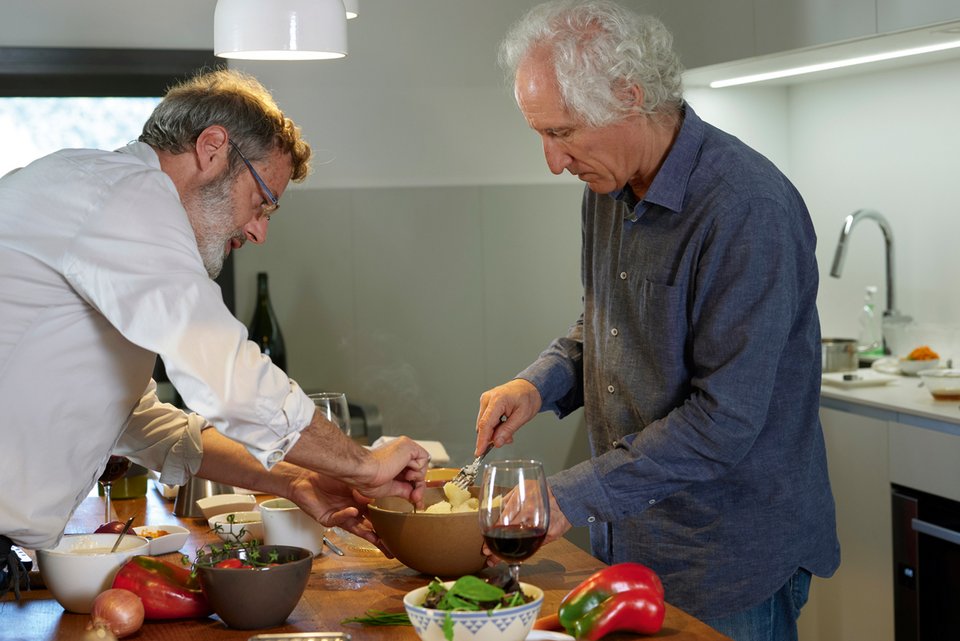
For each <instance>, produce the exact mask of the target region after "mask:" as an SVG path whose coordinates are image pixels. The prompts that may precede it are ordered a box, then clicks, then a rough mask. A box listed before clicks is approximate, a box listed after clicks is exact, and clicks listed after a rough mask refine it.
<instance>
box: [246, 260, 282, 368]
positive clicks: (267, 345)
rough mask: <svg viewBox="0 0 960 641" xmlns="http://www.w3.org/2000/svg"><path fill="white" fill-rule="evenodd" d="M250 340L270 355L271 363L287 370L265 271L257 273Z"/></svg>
mask: <svg viewBox="0 0 960 641" xmlns="http://www.w3.org/2000/svg"><path fill="white" fill-rule="evenodd" d="M249 331H250V340H252V341H253V342H254V343H256V344H257V345H259V346H260V351H261V352H263V353H264V354H266V355H267V356H269V357H270V360H272V361H273V364H274V365H276V366H277V367H279V368H280V369H282V370H283V371H287V350H286V349H285V348H284V347H283V334H282V333H280V324H279V323H278V322H277V315H276V314H275V313H274V311H273V306H272V305H271V304H270V290H269V289H268V286H267V273H266V272H260V273H258V274H257V306H256V308H255V309H254V311H253V320H251V321H250V328H249Z"/></svg>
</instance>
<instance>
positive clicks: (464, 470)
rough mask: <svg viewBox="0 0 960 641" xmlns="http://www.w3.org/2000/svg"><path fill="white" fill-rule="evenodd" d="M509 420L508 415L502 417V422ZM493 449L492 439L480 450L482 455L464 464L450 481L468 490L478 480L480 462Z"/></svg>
mask: <svg viewBox="0 0 960 641" xmlns="http://www.w3.org/2000/svg"><path fill="white" fill-rule="evenodd" d="M506 420H507V417H506V415H504V416H501V417H500V422H501V423H503V422H504V421H506ZM492 449H493V441H490V442H489V443H488V444H487V449H485V450H484V451H482V452H480V456H478V457H477V458H475V459H473V462H472V463H469V464H467V465H464V466H463V467H461V468H460V471H459V472H457V475H456V476H455V477H453V480H452V481H450V482H451V483H453V484H454V485H456V486H457V487H459V488H460V489H461V490H466V489H467V488H468V487H470V486H471V485H473V482H474V481H476V480H477V474H478V473H479V472H480V464H481V463H483V459H484V457H485V456H486V455H487V454H489V453H490V450H492Z"/></svg>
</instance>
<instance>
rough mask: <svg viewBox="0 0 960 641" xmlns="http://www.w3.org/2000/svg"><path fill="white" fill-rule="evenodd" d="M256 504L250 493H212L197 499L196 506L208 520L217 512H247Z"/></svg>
mask: <svg viewBox="0 0 960 641" xmlns="http://www.w3.org/2000/svg"><path fill="white" fill-rule="evenodd" d="M256 506H257V499H255V498H254V497H253V495H252V494H214V495H213V496H207V497H205V498H202V499H197V507H199V508H200V511H201V512H203V518H205V519H207V520H208V521H209V520H210V519H212V518H213V517H215V516H216V515H218V514H225V513H227V512H247V511H250V510H252V509H253V508H255V507H256Z"/></svg>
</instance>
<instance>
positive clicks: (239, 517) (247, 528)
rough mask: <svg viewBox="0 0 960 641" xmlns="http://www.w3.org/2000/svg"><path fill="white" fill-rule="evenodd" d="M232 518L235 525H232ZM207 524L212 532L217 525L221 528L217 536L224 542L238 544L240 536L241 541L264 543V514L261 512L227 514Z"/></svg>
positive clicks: (216, 517)
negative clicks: (255, 540) (254, 540)
mask: <svg viewBox="0 0 960 641" xmlns="http://www.w3.org/2000/svg"><path fill="white" fill-rule="evenodd" d="M231 516H232V517H233V523H230V517H231ZM207 523H209V524H210V529H211V530H215V529H216V528H217V525H219V526H220V529H219V530H218V531H217V535H218V536H219V537H220V538H221V539H223V540H224V541H230V542H236V541H237V537H238V536H239V537H240V541H252V540H253V539H257V540H258V541H260V542H261V543H262V542H263V514H261V513H260V512H254V511H248V512H225V513H223V514H218V515H216V516H215V517H213V518H212V519H210V520H208V521H207ZM241 532H242V533H241Z"/></svg>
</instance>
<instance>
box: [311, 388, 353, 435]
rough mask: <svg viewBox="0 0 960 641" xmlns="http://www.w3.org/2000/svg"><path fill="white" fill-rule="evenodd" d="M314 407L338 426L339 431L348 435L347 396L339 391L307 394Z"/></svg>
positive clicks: (348, 408)
mask: <svg viewBox="0 0 960 641" xmlns="http://www.w3.org/2000/svg"><path fill="white" fill-rule="evenodd" d="M307 396H309V397H310V400H312V401H313V405H314V407H316V408H317V409H318V410H320V413H321V414H322V415H323V416H324V417H325V418H326V419H327V420H328V421H330V422H331V423H333V424H334V425H336V426H337V427H339V428H340V431H341V432H343V433H344V434H346V435H347V436H350V406H349V405H347V397H346V395H345V394H341V393H340V392H317V393H316V394H308V395H307Z"/></svg>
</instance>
